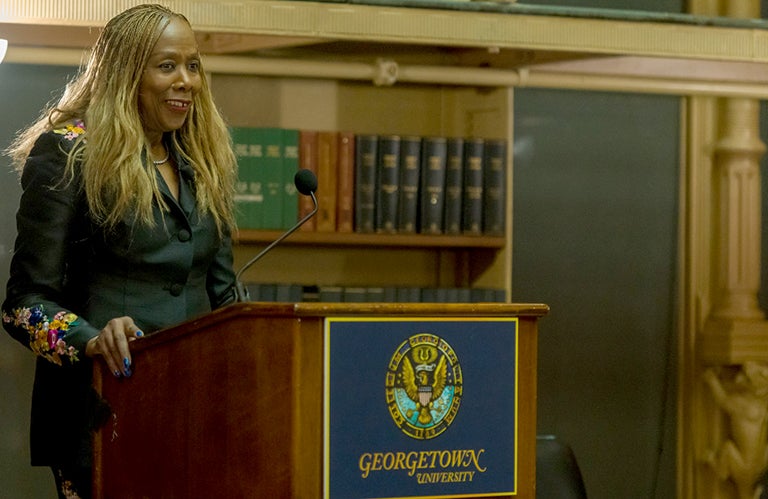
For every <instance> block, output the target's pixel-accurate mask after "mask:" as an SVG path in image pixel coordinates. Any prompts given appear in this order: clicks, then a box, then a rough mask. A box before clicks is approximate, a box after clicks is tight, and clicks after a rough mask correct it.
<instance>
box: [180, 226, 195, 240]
mask: <svg viewBox="0 0 768 499" xmlns="http://www.w3.org/2000/svg"><path fill="white" fill-rule="evenodd" d="M191 238H192V234H190V233H189V231H188V230H187V229H181V230H180V231H179V241H181V242H182V243H186V242H187V241H189V240H190V239H191Z"/></svg>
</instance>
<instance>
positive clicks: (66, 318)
mask: <svg viewBox="0 0 768 499" xmlns="http://www.w3.org/2000/svg"><path fill="white" fill-rule="evenodd" d="M3 322H4V323H6V324H13V325H14V326H15V327H19V328H22V329H24V330H26V331H27V333H29V346H30V348H31V349H32V351H33V352H35V353H36V354H37V355H39V356H41V357H43V358H45V359H48V360H49V361H51V362H53V363H54V364H58V365H62V364H63V360H64V359H66V360H68V361H69V362H70V363H74V362H77V361H78V360H79V359H78V357H77V355H78V353H79V352H78V351H77V349H76V348H75V347H74V346H72V345H67V341H66V340H67V332H68V331H69V328H70V327H71V326H76V325H77V316H76V315H75V314H73V313H72V312H66V311H64V310H62V311H60V312H58V313H57V314H56V315H54V316H53V319H52V320H51V319H49V318H48V316H47V315H45V311H44V310H43V307H42V306H37V307H33V308H31V309H30V308H26V307H24V308H17V309H15V310H13V312H12V313H11V314H10V315H9V314H6V313H5V312H3Z"/></svg>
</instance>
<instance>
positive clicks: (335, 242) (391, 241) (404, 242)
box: [234, 230, 505, 249]
mask: <svg viewBox="0 0 768 499" xmlns="http://www.w3.org/2000/svg"><path fill="white" fill-rule="evenodd" d="M281 234H282V232H280V231H262V230H241V231H239V233H238V234H237V235H236V236H235V238H234V240H235V242H236V243H238V244H241V245H247V244H262V243H264V244H268V243H271V242H272V241H274V240H275V239H277V238H278V237H280V235H281ZM280 244H281V245H294V246H325V247H333V246H337V247H338V246H349V247H358V246H359V247H371V246H373V247H379V248H381V247H388V248H435V249H439V248H445V249H458V248H466V249H483V248H485V249H502V248H504V245H505V239H504V238H503V237H488V236H447V235H434V236H433V235H425V234H359V233H339V232H295V233H293V234H291V235H290V236H288V238H286V239H285V241H282V242H281V243H280Z"/></svg>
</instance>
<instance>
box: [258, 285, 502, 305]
mask: <svg viewBox="0 0 768 499" xmlns="http://www.w3.org/2000/svg"><path fill="white" fill-rule="evenodd" d="M246 288H247V289H248V295H249V297H250V299H251V301H265V302H289V303H290V302H293V303H295V302H344V303H486V302H490V303H504V302H505V301H506V299H505V297H506V295H505V292H504V290H503V289H495V288H449V287H438V288H422V287H375V286H373V287H362V286H315V285H302V284H294V283H255V282H249V283H246Z"/></svg>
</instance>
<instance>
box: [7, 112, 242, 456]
mask: <svg viewBox="0 0 768 499" xmlns="http://www.w3.org/2000/svg"><path fill="white" fill-rule="evenodd" d="M79 133H82V129H80V128H76V127H72V126H70V127H68V130H57V131H53V132H48V133H45V134H44V135H42V136H41V137H40V139H39V140H38V141H37V143H36V145H35V147H34V148H33V150H32V152H31V154H30V156H29V159H28V160H27V164H26V166H25V169H24V172H23V174H22V180H21V183H22V189H23V193H22V196H21V202H20V205H19V211H18V214H17V228H18V235H17V239H16V245H15V251H14V255H13V259H12V262H11V271H10V279H9V281H8V286H7V295H6V300H5V302H4V304H3V307H2V308H3V323H4V326H5V328H6V330H7V331H8V332H9V333H10V334H11V336H13V337H14V338H15V339H16V340H18V341H20V342H21V343H22V344H24V345H25V346H27V347H28V348H30V349H32V351H33V352H35V353H36V354H37V355H38V359H37V369H36V373H35V384H34V390H33V399H32V424H31V447H32V449H31V450H32V464H34V465H56V464H61V463H68V464H70V465H71V464H75V462H79V463H80V464H82V465H88V464H89V463H90V456H91V448H90V430H91V429H93V428H94V427H95V426H96V425H97V424H98V423H99V421H97V419H98V411H97V410H96V408H97V407H98V405H99V404H98V400H97V397H96V396H95V394H94V393H93V390H92V389H91V387H90V385H91V369H92V364H91V360H90V359H88V358H86V357H85V346H86V343H87V342H88V340H89V339H91V338H92V337H94V336H96V335H97V334H98V332H99V330H100V329H101V328H102V327H103V326H104V325H105V324H106V322H107V321H108V320H109V319H111V318H114V317H120V316H124V315H127V316H131V317H132V318H133V319H134V320H135V321H136V324H137V325H138V326H139V327H140V328H142V330H143V331H144V332H145V333H147V334H148V333H151V332H152V331H155V330H157V329H160V328H163V327H167V326H170V325H173V324H177V323H179V322H182V321H184V320H186V319H189V318H191V317H193V316H197V315H201V314H204V313H206V312H208V311H210V310H211V309H213V308H218V307H221V306H223V305H225V304H227V303H229V302H232V301H234V282H235V277H234V272H233V270H232V247H231V239H230V237H229V234H226V235H225V236H224V237H220V236H219V234H218V232H217V230H216V226H215V223H214V221H213V219H212V218H211V217H210V216H209V215H208V214H206V213H200V212H199V211H198V210H197V209H196V206H195V195H194V189H195V180H194V172H193V170H192V168H191V167H190V166H189V165H188V164H187V163H185V162H183V160H182V158H181V157H180V156H179V155H178V154H176V155H175V158H176V164H177V165H180V166H179V168H180V174H181V186H180V194H179V200H178V203H177V202H176V200H175V199H174V198H173V197H172V196H171V194H170V191H168V189H167V187H166V186H165V183H164V182H163V181H162V180H161V177H160V175H159V173H156V174H157V175H158V182H159V183H160V185H161V186H162V188H163V195H164V196H165V201H166V202H167V203H168V205H169V206H170V212H166V213H163V212H162V211H161V209H160V208H159V207H156V208H155V219H156V222H157V223H156V225H155V226H154V227H145V226H138V225H135V224H133V223H131V221H130V220H126V221H125V223H121V224H119V226H118V227H116V228H115V229H114V230H110V231H106V230H104V229H103V228H102V227H100V226H98V225H97V224H96V223H94V221H93V220H91V218H90V217H89V216H88V210H87V205H86V202H85V198H84V195H83V192H82V189H81V188H80V179H79V178H78V177H76V178H75V179H74V181H72V182H70V183H64V184H62V183H61V179H62V172H63V169H64V165H65V163H66V151H68V150H70V149H71V148H72V144H73V143H74V138H75V137H76V136H77V135H78V134H79ZM135 368H136V369H140V368H141V366H140V365H139V366H135ZM127 382H130V380H128V381H127ZM152 410H153V408H151V407H147V408H146V414H147V417H152ZM75 460H76V461H75Z"/></svg>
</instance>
